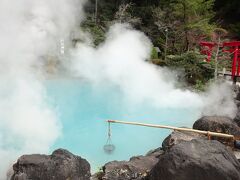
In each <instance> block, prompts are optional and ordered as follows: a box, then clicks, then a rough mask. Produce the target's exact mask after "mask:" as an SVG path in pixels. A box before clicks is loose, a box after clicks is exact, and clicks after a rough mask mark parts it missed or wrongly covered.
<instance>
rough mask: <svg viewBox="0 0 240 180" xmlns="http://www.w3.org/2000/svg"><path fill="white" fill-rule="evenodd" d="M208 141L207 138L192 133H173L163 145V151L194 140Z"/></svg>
mask: <svg viewBox="0 0 240 180" xmlns="http://www.w3.org/2000/svg"><path fill="white" fill-rule="evenodd" d="M200 138H204V139H206V136H204V135H201V134H198V133H192V132H183V131H173V132H172V133H171V134H170V135H169V136H168V137H166V138H165V139H164V141H163V143H162V148H163V150H167V149H169V148H171V147H172V146H173V145H176V144H178V143H180V142H183V141H191V140H192V139H200Z"/></svg>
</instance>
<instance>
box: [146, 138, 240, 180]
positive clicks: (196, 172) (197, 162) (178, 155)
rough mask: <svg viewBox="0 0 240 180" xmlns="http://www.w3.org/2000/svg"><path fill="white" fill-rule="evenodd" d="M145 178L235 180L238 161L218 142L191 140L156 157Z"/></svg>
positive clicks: (239, 172) (239, 173)
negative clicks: (156, 160) (154, 164)
mask: <svg viewBox="0 0 240 180" xmlns="http://www.w3.org/2000/svg"><path fill="white" fill-rule="evenodd" d="M147 179H148V180H239V179H240V163H239V162H238V160H237V159H236V158H235V156H234V155H233V154H232V152H231V151H229V150H228V149H227V148H226V147H225V146H224V145H222V144H221V143H220V142H218V141H208V140H203V139H193V140H191V141H185V142H181V143H179V144H176V145H174V146H173V147H172V148H170V149H169V150H167V151H166V152H165V153H164V154H163V155H161V156H160V157H159V162H158V163H157V164H156V166H155V167H154V168H153V169H152V170H151V172H150V174H149V176H148V178H147Z"/></svg>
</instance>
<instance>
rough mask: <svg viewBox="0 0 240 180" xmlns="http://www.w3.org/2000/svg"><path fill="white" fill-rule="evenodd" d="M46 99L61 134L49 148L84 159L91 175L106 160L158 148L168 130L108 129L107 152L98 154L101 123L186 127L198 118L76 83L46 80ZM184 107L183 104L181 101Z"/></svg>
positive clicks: (187, 111) (104, 135)
mask: <svg viewBox="0 0 240 180" xmlns="http://www.w3.org/2000/svg"><path fill="white" fill-rule="evenodd" d="M46 83H47V93H48V96H49V101H50V104H52V106H54V108H55V109H56V111H57V113H58V116H59V119H60V121H61V124H62V135H61V137H60V138H59V139H58V140H57V142H56V143H55V144H54V145H53V147H52V150H54V149H56V148H60V147H61V148H66V149H68V150H69V151H71V152H73V153H75V154H78V155H80V156H81V157H83V158H86V159H87V160H88V161H89V162H90V163H91V168H92V171H96V170H97V169H98V168H99V167H100V166H101V165H103V164H104V163H106V162H108V161H110V160H128V159H129V158H130V157H131V156H134V155H143V154H146V153H147V152H148V151H149V150H150V149H153V148H157V147H160V146H161V143H162V140H163V139H164V138H165V137H166V136H167V135H168V133H169V132H170V131H168V130H164V129H154V128H146V127H138V126H128V125H120V124H113V125H112V142H113V144H114V145H115V146H116V149H115V151H114V153H113V154H111V155H108V154H105V153H104V151H103V146H104V145H105V143H106V141H107V127H108V126H107V123H106V122H105V121H106V120H107V119H118V120H127V121H138V122H146V123H155V124H165V125H173V126H188V127H191V126H192V123H193V122H194V121H195V120H196V119H197V118H198V117H199V112H197V110H195V109H181V108H179V109H167V108H166V109H164V108H162V109H159V108H155V107H153V106H151V105H150V103H142V104H133V103H130V102H129V101H128V100H127V99H125V98H124V97H123V94H122V93H121V91H120V90H119V88H117V87H109V86H107V85H101V86H99V85H98V86H92V85H90V84H88V83H87V82H83V81H81V80H70V79H68V80H67V79H64V80H63V79H57V80H56V79H55V80H48V81H47V82H46ZM186 103H187V100H186Z"/></svg>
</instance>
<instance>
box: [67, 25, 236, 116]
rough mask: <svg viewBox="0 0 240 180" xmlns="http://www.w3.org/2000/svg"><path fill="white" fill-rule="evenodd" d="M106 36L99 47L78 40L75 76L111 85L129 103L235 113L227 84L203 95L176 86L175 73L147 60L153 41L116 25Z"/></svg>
mask: <svg viewBox="0 0 240 180" xmlns="http://www.w3.org/2000/svg"><path fill="white" fill-rule="evenodd" d="M106 37H107V38H106V41H105V42H104V43H103V44H101V45H100V46H99V47H98V48H94V47H92V46H90V45H87V44H86V43H79V44H78V46H77V48H76V49H75V50H73V51H72V58H71V59H72V64H71V68H70V69H72V70H73V73H74V75H75V76H77V77H84V78H86V79H88V80H89V81H91V82H92V83H94V84H97V85H99V84H100V85H101V86H102V85H104V84H106V83H107V84H113V85H114V86H117V87H119V88H120V89H121V90H122V92H123V93H124V98H126V99H128V100H130V102H135V103H150V104H152V105H154V106H156V107H158V108H189V109H191V108H197V109H199V111H200V112H201V114H202V115H226V116H230V117H233V116H234V115H235V111H236V107H235V104H234V102H233V94H232V93H231V92H232V90H231V86H230V84H227V83H217V84H214V85H211V86H210V87H209V90H208V91H207V92H206V93H203V94H198V93H194V92H192V91H189V90H182V89H179V88H176V86H175V85H176V73H175V72H171V71H170V70H168V69H166V68H160V67H156V66H155V65H153V64H150V63H149V62H147V61H146V60H147V59H149V57H150V49H151V46H152V44H151V42H150V40H149V39H148V38H147V37H146V36H145V35H144V34H143V33H141V32H139V31H136V30H133V29H132V28H131V27H129V26H128V25H124V24H115V25H114V26H112V27H111V28H110V30H109V32H108V33H107V35H106Z"/></svg>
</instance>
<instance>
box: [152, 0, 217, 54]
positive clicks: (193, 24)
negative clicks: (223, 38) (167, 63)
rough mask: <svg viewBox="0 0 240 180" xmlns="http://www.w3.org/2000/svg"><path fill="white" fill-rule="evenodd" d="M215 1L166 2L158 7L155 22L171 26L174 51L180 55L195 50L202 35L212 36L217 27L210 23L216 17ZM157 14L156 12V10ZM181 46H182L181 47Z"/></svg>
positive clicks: (179, 0)
mask: <svg viewBox="0 0 240 180" xmlns="http://www.w3.org/2000/svg"><path fill="white" fill-rule="evenodd" d="M213 3H214V0H164V1H162V2H161V4H160V6H159V7H157V9H158V11H159V12H160V13H158V14H156V13H155V16H156V15H157V16H159V17H155V22H156V21H157V23H158V24H161V25H165V26H166V25H168V26H169V25H171V28H172V32H173V33H172V37H171V36H170V37H169V40H171V41H172V45H173V46H174V47H172V49H176V50H177V51H178V52H179V53H180V54H181V53H183V52H185V51H189V50H193V49H194V48H195V47H196V45H197V44H198V42H197V41H198V39H199V37H201V36H202V35H207V34H210V32H211V31H212V29H213V28H214V27H215V25H214V24H211V23H210V20H211V18H212V17H213V16H214V12H213V5H214V4H213ZM154 11H155V12H156V10H154ZM179 44H180V46H179Z"/></svg>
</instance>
